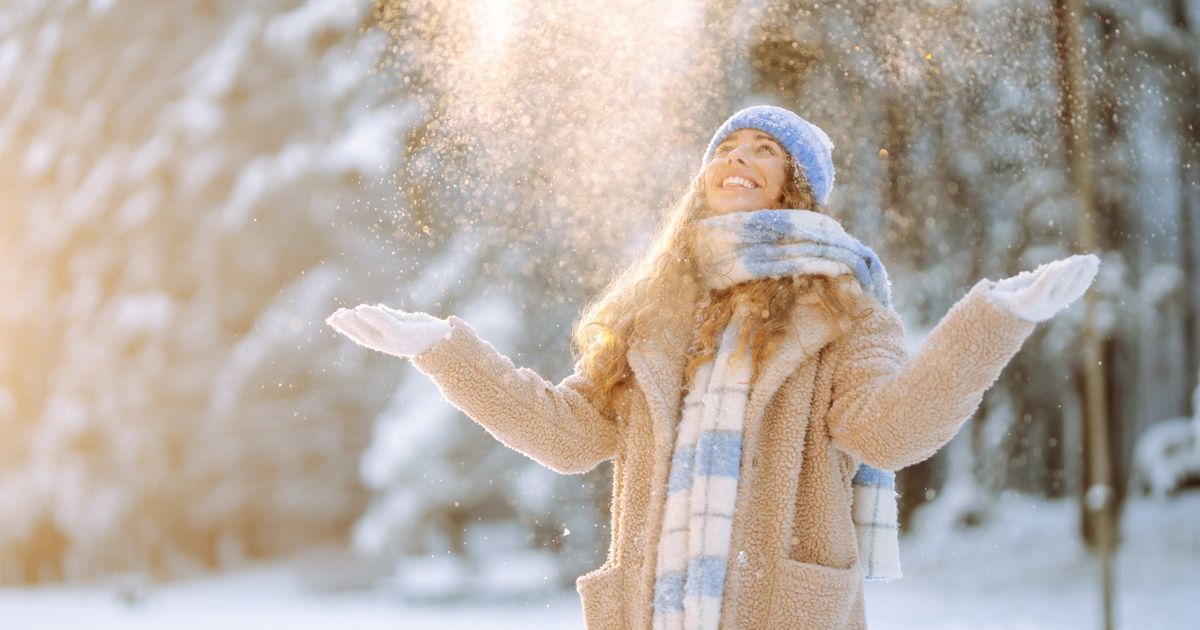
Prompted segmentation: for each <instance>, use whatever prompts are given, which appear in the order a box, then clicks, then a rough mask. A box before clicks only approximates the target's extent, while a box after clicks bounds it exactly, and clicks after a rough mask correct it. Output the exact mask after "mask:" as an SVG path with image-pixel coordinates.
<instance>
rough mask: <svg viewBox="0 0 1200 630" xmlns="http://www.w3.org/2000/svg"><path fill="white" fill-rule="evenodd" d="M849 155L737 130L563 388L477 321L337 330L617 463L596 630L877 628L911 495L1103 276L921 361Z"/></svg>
mask: <svg viewBox="0 0 1200 630" xmlns="http://www.w3.org/2000/svg"><path fill="white" fill-rule="evenodd" d="M832 150H833V145H832V143H831V142H830V141H829V137H828V136H826V135H825V133H824V132H822V131H821V130H820V129H819V128H817V127H816V126H815V125H812V124H811V123H809V122H808V121H805V120H804V119H803V118H801V117H799V116H797V115H796V114H794V113H793V112H790V111H788V110H785V109H782V108H779V107H771V106H758V107H750V108H747V109H745V110H742V111H740V112H737V113H735V114H734V115H733V116H732V117H730V118H729V119H728V120H726V121H725V123H724V124H722V125H721V127H720V128H718V130H717V132H716V133H715V134H713V137H712V140H711V141H710V142H709V145H708V150H707V151H705V154H704V157H703V159H702V160H701V165H702V166H701V169H700V171H699V172H698V173H697V174H696V175H695V176H694V177H693V178H692V181H691V185H690V186H689V188H688V190H687V192H685V194H684V195H683V196H682V198H681V199H680V200H679V201H678V203H677V204H676V205H675V207H674V209H673V210H672V211H671V212H670V213H669V215H668V216H667V218H666V220H665V221H664V223H663V225H662V226H661V227H660V229H659V232H658V234H657V236H656V238H655V240H654V242H653V245H652V246H651V249H650V251H649V252H648V253H647V255H646V256H645V258H643V259H642V260H641V261H638V262H637V263H636V264H634V265H632V266H631V267H629V268H628V269H627V270H625V271H624V272H623V273H622V274H620V275H619V276H617V277H616V278H615V279H613V281H612V283H611V284H610V285H609V287H608V288H607V289H606V290H605V291H604V293H603V294H602V295H601V296H599V297H598V298H596V299H595V300H593V301H592V302H591V303H590V304H589V305H588V307H587V308H586V309H585V310H584V312H583V314H582V315H581V316H580V318H579V320H578V321H577V323H576V326H575V329H574V331H573V332H574V341H575V344H576V350H577V351H578V354H579V359H578V361H577V362H576V365H575V371H574V373H572V374H571V375H570V376H568V377H567V378H565V379H563V380H562V381H561V382H559V383H557V384H554V383H551V382H548V381H546V380H545V379H543V378H542V377H540V376H539V375H537V374H536V373H534V372H533V371H531V370H529V369H527V368H517V367H516V366H515V365H514V364H513V363H512V361H510V360H509V359H508V358H507V357H505V356H503V355H501V354H500V353H499V352H497V351H496V349H495V348H494V347H493V346H491V345H490V344H488V343H487V342H486V341H484V340H482V339H480V338H479V336H478V335H476V334H475V331H474V329H473V328H471V326H469V325H468V324H467V323H466V322H464V321H463V320H462V319H460V318H458V317H455V316H453V315H451V316H449V317H448V318H446V319H445V320H443V319H441V318H438V317H434V316H432V315H429V314H426V313H405V312H403V311H396V310H394V309H390V308H388V307H386V306H383V305H375V306H370V305H360V306H359V307H357V308H355V309H339V310H338V311H337V312H336V313H334V314H332V315H331V316H330V317H329V320H328V321H329V323H330V325H332V326H334V327H335V328H336V329H337V330H339V331H340V332H342V333H344V334H345V335H347V336H349V337H351V338H352V339H354V340H355V341H357V342H358V343H360V344H363V345H366V346H368V347H371V348H374V349H376V350H379V351H382V352H387V353H389V354H393V355H396V356H406V357H411V358H412V362H413V365H415V366H416V367H417V369H419V370H420V371H422V372H423V373H425V374H427V375H429V376H430V377H431V378H433V380H434V381H435V382H436V383H437V385H438V387H439V388H440V390H441V392H442V394H443V395H444V396H445V397H446V399H447V400H449V401H450V402H451V403H452V404H454V405H455V406H456V407H457V408H459V409H460V410H462V411H463V412H465V413H466V414H467V415H468V416H470V417H471V418H472V419H473V420H475V421H476V422H478V423H479V424H481V425H483V426H484V427H485V428H486V429H487V430H488V431H489V432H491V434H492V435H494V436H496V438H497V439H499V440H501V441H502V442H503V443H504V444H506V445H508V446H510V447H512V448H513V449H516V450H518V451H520V452H522V453H524V454H526V455H528V456H529V457H531V458H533V459H534V460H536V461H538V462H540V463H542V464H544V465H545V466H547V467H549V468H551V469H553V470H555V471H558V472H562V473H580V472H585V471H587V470H590V469H591V468H593V467H595V466H596V465H597V464H598V463H600V462H601V461H605V460H613V461H614V464H613V497H612V501H611V506H612V516H611V519H612V520H611V524H612V540H611V544H610V547H609V553H608V559H607V561H606V562H605V563H604V564H603V566H601V567H599V568H597V569H596V570H595V571H592V572H590V573H588V574H587V575H584V576H581V577H580V578H579V579H578V581H577V583H576V584H577V588H578V590H579V594H580V597H581V599H582V603H583V614H584V621H585V623H586V624H587V626H588V627H589V628H639V629H640V628H647V627H651V626H652V627H653V628H655V629H656V630H658V629H683V628H688V629H692V628H706V629H714V630H715V629H716V628H718V627H723V628H814V629H815V628H821V629H830V628H863V627H865V624H866V618H865V606H864V602H863V586H862V581H863V579H864V578H895V577H899V576H900V571H899V568H900V567H899V557H898V549H897V524H896V522H895V517H896V506H895V492H894V489H893V487H892V482H893V480H894V476H893V475H892V472H891V471H894V470H896V469H899V468H902V467H904V466H908V465H910V464H913V463H916V462H919V461H921V460H924V459H926V458H928V457H930V456H931V455H933V454H934V453H935V452H936V451H937V450H938V449H940V448H941V447H942V446H944V445H945V444H946V443H947V442H949V441H950V439H951V438H953V437H954V435H955V434H956V433H957V431H958V429H959V427H960V426H961V425H962V423H963V422H965V421H966V420H967V419H969V418H970V417H971V415H972V414H973V412H974V410H975V409H976V407H977V406H978V405H979V402H980V399H981V397H982V395H983V392H984V391H985V390H987V389H988V388H989V387H991V384H992V383H993V382H995V380H996V377H997V375H998V374H999V372H1000V370H1001V369H1003V368H1004V366H1005V365H1006V364H1007V362H1008V361H1009V359H1011V358H1012V356H1013V355H1014V354H1015V353H1016V351H1017V350H1018V349H1019V348H1020V347H1021V345H1022V344H1023V343H1024V340H1025V339H1026V338H1027V337H1028V336H1029V334H1030V333H1031V332H1032V330H1033V327H1034V322H1036V321H1042V320H1044V319H1046V318H1049V317H1050V316H1051V315H1053V314H1054V313H1055V312H1057V311H1058V310H1059V309H1061V308H1063V307H1064V306H1066V305H1067V304H1069V303H1071V302H1072V301H1074V300H1075V299H1076V298H1078V297H1079V296H1080V295H1081V294H1082V293H1083V292H1084V290H1085V289H1086V288H1087V286H1088V285H1089V284H1090V282H1091V280H1092V278H1093V277H1094V276H1095V273H1096V266H1097V264H1098V259H1096V257H1095V256H1073V257H1071V258H1068V259H1066V260H1063V261H1055V262H1054V263H1050V264H1048V265H1043V266H1042V267H1039V268H1038V269H1036V270H1035V271H1034V272H1033V273H1026V274H1022V275H1020V276H1017V277H1014V278H1009V279H1006V280H1003V281H1000V282H993V281H991V280H987V279H983V280H980V281H979V282H978V283H976V285H975V286H974V287H972V289H971V290H970V292H969V293H968V294H967V295H966V296H965V297H963V298H962V299H961V300H959V302H958V303H956V304H955V305H954V306H953V307H952V308H951V309H950V311H949V312H948V313H947V314H946V316H945V317H944V318H943V319H942V321H941V322H940V323H939V324H938V325H937V326H936V327H934V329H933V330H932V331H931V332H930V333H929V335H928V336H927V337H926V341H925V342H924V344H923V345H922V347H921V348H920V350H919V351H918V353H917V354H916V355H915V356H914V357H912V358H911V359H910V358H908V357H907V356H906V353H905V351H904V347H903V343H902V342H903V338H904V326H903V324H902V323H901V321H900V317H899V315H898V314H897V313H896V312H895V310H893V309H892V306H891V295H890V285H889V282H888V279H887V273H886V272H885V271H884V268H883V265H882V263H881V262H880V260H879V257H878V256H876V255H875V252H874V251H872V250H871V248H870V247H868V246H867V245H865V244H863V243H862V242H860V241H858V240H857V239H855V238H854V237H853V236H850V235H849V234H848V233H847V232H846V231H845V230H844V229H843V228H842V226H841V225H840V224H839V223H838V222H837V221H836V220H834V219H833V217H831V216H829V214H828V213H827V209H826V204H827V203H828V199H829V194H830V191H831V189H832V186H833V174H834V169H833V161H832V159H831V158H832ZM747 355H749V357H747Z"/></svg>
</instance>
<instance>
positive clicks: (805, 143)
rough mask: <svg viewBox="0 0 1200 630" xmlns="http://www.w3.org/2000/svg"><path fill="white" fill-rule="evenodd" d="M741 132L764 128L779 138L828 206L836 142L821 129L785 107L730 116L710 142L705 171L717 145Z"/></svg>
mask: <svg viewBox="0 0 1200 630" xmlns="http://www.w3.org/2000/svg"><path fill="white" fill-rule="evenodd" d="M739 129H761V130H762V131H765V132H767V133H769V134H771V135H772V136H775V139H776V140H778V141H779V143H780V144H782V145H783V148H785V149H787V151H788V153H791V154H792V158H793V159H795V160H796V163H797V164H798V165H799V166H800V168H801V169H803V170H804V177H805V179H807V180H808V183H809V185H811V186H812V189H813V194H815V195H816V197H817V201H818V202H819V203H820V204H821V205H822V206H824V205H828V203H827V202H828V200H829V192H830V191H831V190H833V142H832V141H830V140H829V136H827V135H825V132H824V131H821V128H820V127H818V126H816V125H814V124H812V123H810V122H808V121H807V120H804V119H803V118H801V117H799V116H797V115H796V114H794V113H792V112H790V111H788V110H786V109H784V108H782V107H776V106H774V105H755V106H753V107H747V108H746V109H743V110H741V111H738V112H737V113H735V114H734V115H732V116H730V117H729V120H726V121H725V122H724V123H723V124H722V125H721V126H720V127H719V128H718V129H717V132H716V133H714V134H713V137H712V140H710V141H709V142H708V149H707V150H705V151H704V160H703V161H701V163H700V168H701V169H703V168H706V167H707V166H708V162H709V160H711V159H712V156H713V153H715V152H716V150H717V145H718V144H721V141H722V140H724V139H725V138H726V137H728V136H729V134H731V133H733V132H735V131H737V130H739Z"/></svg>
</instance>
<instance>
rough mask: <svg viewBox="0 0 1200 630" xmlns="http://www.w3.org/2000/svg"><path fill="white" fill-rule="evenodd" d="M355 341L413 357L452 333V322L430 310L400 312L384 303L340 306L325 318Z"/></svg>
mask: <svg viewBox="0 0 1200 630" xmlns="http://www.w3.org/2000/svg"><path fill="white" fill-rule="evenodd" d="M325 323H327V324H329V325H330V326H332V327H333V328H334V330H336V331H338V332H340V333H342V334H343V335H346V336H347V337H349V338H351V339H353V340H354V342H355V343H357V344H359V345H361V346H366V347H368V348H370V349H372V350H378V351H380V352H385V353H387V354H390V355H394V356H398V357H411V356H414V355H418V354H421V353H422V352H424V351H426V350H428V349H430V348H432V347H433V346H434V345H435V344H437V342H438V341H440V340H442V339H444V338H446V337H448V336H449V335H450V330H451V326H450V322H448V321H446V320H444V319H441V318H439V317H434V316H433V315H430V314H429V313H409V312H406V311H398V310H396V309H394V308H390V307H387V306H384V305H383V304H376V305H374V306H372V305H370V304H359V305H358V306H356V307H354V309H348V308H339V309H338V310H337V311H335V312H334V313H333V314H332V315H330V316H329V317H328V318H326V319H325Z"/></svg>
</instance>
